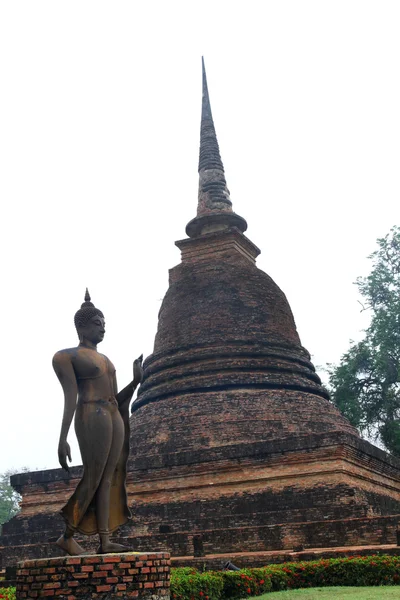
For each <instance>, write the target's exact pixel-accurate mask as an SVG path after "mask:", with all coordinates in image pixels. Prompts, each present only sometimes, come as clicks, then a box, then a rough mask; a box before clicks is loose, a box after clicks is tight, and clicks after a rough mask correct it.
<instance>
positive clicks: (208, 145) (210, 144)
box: [199, 57, 226, 184]
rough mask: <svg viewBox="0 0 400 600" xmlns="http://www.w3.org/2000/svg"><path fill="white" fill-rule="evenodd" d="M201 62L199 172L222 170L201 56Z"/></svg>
mask: <svg viewBox="0 0 400 600" xmlns="http://www.w3.org/2000/svg"><path fill="white" fill-rule="evenodd" d="M201 62H202V69H203V98H202V107H201V126H200V157H199V173H200V171H206V170H208V169H218V170H220V171H222V172H224V165H223V164H222V160H221V155H220V152H219V146H218V140H217V135H216V133H215V127H214V121H213V118H212V112H211V104H210V96H209V95H208V86H207V75H206V68H205V65H204V58H203V57H201ZM225 184H226V182H225Z"/></svg>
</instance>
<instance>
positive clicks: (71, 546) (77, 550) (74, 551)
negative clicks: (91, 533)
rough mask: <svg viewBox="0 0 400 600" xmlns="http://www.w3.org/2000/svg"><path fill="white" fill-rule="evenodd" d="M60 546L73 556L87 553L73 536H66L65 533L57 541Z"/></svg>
mask: <svg viewBox="0 0 400 600" xmlns="http://www.w3.org/2000/svg"><path fill="white" fill-rule="evenodd" d="M56 544H57V546H58V547H59V548H62V549H63V550H65V552H67V554H70V555H71V556H78V555H79V554H85V550H84V549H83V548H82V546H80V545H79V544H78V542H76V541H75V540H74V538H73V537H69V538H66V537H65V536H64V535H62V536H60V537H59V538H58V540H57V541H56Z"/></svg>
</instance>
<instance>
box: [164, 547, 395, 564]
mask: <svg viewBox="0 0 400 600" xmlns="http://www.w3.org/2000/svg"><path fill="white" fill-rule="evenodd" d="M382 555H389V556H400V546H395V545H394V544H387V545H380V546H344V547H342V548H339V547H338V548H309V549H308V550H302V551H299V552H296V551H294V550H283V551H278V552H276V551H272V552H231V553H230V554H209V555H207V556H201V557H194V556H174V557H172V558H171V566H172V567H193V568H195V569H198V570H199V571H219V570H221V569H222V568H223V566H224V565H226V563H227V562H232V563H233V564H234V565H235V566H236V567H239V568H240V569H247V568H254V567H265V566H266V565H272V564H274V565H277V564H282V563H288V562H300V561H303V560H304V561H305V560H320V559H322V558H348V557H350V556H382Z"/></svg>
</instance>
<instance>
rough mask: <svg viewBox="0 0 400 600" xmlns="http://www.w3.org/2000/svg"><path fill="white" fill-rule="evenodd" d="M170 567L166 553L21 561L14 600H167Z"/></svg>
mask: <svg viewBox="0 0 400 600" xmlns="http://www.w3.org/2000/svg"><path fill="white" fill-rule="evenodd" d="M170 564H171V561H170V555H169V554H168V553H152V554H131V553H123V554H105V555H92V556H77V557H62V558H52V559H47V560H28V561H23V562H21V563H19V565H18V569H17V598H44V597H48V598H59V599H60V600H78V599H81V600H89V599H91V598H99V599H101V598H103V599H104V600H106V599H107V600H108V599H111V598H139V599H141V598H143V599H147V598H149V599H150V598H151V599H152V600H154V598H156V597H158V598H160V599H163V600H164V599H165V600H168V599H169V571H170Z"/></svg>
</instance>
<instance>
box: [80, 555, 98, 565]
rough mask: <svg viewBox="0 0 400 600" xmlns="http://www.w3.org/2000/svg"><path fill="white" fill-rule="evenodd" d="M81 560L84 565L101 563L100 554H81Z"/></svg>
mask: <svg viewBox="0 0 400 600" xmlns="http://www.w3.org/2000/svg"><path fill="white" fill-rule="evenodd" d="M82 562H83V564H84V565H95V564H97V563H101V557H100V556H83V557H82Z"/></svg>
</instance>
